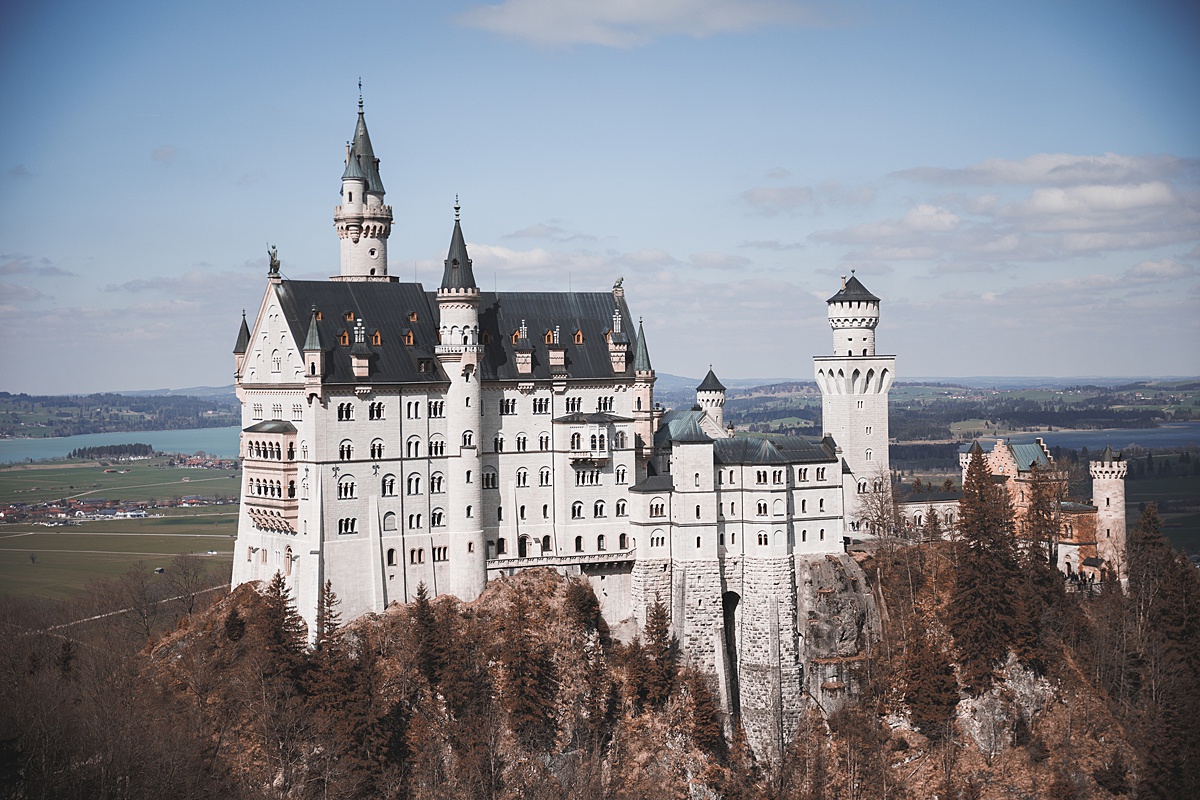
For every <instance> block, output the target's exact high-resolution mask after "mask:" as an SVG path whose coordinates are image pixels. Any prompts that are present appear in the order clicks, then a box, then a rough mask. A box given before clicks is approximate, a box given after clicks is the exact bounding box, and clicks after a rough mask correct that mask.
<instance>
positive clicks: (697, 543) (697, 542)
mask: <svg viewBox="0 0 1200 800" xmlns="http://www.w3.org/2000/svg"><path fill="white" fill-rule="evenodd" d="M696 549H697V550H699V549H700V537H699V536H697V537H696Z"/></svg>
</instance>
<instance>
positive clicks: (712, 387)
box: [696, 367, 725, 392]
mask: <svg viewBox="0 0 1200 800" xmlns="http://www.w3.org/2000/svg"><path fill="white" fill-rule="evenodd" d="M696 391H697V392H723V391H725V387H724V386H722V385H721V382H720V381H719V380H717V375H716V373H714V372H713V371H712V367H709V368H708V374H707V375H705V376H704V380H703V381H702V382H701V383H700V385H699V386H697V387H696Z"/></svg>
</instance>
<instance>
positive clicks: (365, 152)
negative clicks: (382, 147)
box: [342, 101, 384, 194]
mask: <svg viewBox="0 0 1200 800" xmlns="http://www.w3.org/2000/svg"><path fill="white" fill-rule="evenodd" d="M351 178H357V179H358V180H365V181H366V182H367V191H368V192H377V193H379V194H383V193H384V192H383V180H382V179H381V178H380V177H379V159H377V158H375V151H374V150H373V149H371V137H370V135H369V134H368V133H367V120H366V118H365V117H363V110H362V102H361V101H360V102H359V104H358V125H357V126H355V128H354V139H353V141H352V142H351V144H350V157H349V158H347V159H346V171H345V172H343V173H342V180H348V179H351Z"/></svg>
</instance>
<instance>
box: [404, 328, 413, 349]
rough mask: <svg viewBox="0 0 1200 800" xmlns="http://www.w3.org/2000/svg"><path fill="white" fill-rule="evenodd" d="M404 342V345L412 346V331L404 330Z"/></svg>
mask: <svg viewBox="0 0 1200 800" xmlns="http://www.w3.org/2000/svg"><path fill="white" fill-rule="evenodd" d="M404 343H405V344H406V345H408V346H409V347H412V343H413V332H412V331H405V332H404Z"/></svg>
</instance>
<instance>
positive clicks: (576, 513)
mask: <svg viewBox="0 0 1200 800" xmlns="http://www.w3.org/2000/svg"><path fill="white" fill-rule="evenodd" d="M571 519H583V503H581V502H579V501H578V500H576V501H575V502H574V503H573V504H572V505H571Z"/></svg>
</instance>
